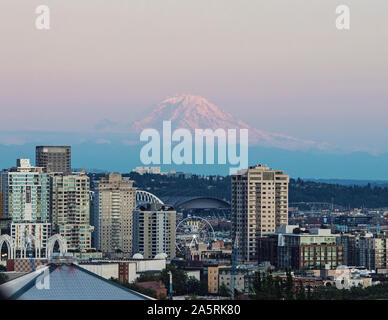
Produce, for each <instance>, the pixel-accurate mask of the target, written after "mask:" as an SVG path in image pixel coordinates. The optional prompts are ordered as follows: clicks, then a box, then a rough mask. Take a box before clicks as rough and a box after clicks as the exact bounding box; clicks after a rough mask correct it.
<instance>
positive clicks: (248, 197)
mask: <svg viewBox="0 0 388 320" xmlns="http://www.w3.org/2000/svg"><path fill="white" fill-rule="evenodd" d="M288 183H289V176H288V175H287V174H285V173H284V172H283V171H280V170H272V169H270V168H269V167H268V166H262V165H256V166H252V167H250V168H249V169H245V170H240V171H238V172H237V173H236V174H234V175H232V206H231V208H232V231H233V238H234V242H235V243H238V259H239V260H240V261H241V262H255V261H257V258H258V252H257V248H258V243H257V240H258V238H259V237H262V236H263V235H264V234H265V233H268V232H275V231H276V229H277V228H278V227H280V226H281V225H284V224H287V223H288Z"/></svg>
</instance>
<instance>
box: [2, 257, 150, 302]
mask: <svg viewBox="0 0 388 320" xmlns="http://www.w3.org/2000/svg"><path fill="white" fill-rule="evenodd" d="M0 290H1V293H2V295H3V296H4V297H5V298H8V299H12V300H151V299H152V298H150V297H147V296H145V295H142V294H140V293H138V292H135V291H133V290H129V289H127V288H125V287H123V286H120V285H118V284H116V283H115V282H113V281H109V280H106V279H104V278H102V277H100V276H98V275H96V274H94V273H92V272H90V271H88V270H86V269H84V268H82V267H80V266H77V265H74V264H50V265H48V266H47V267H44V268H41V269H38V270H36V271H34V272H31V273H28V274H26V275H24V276H22V277H19V278H17V279H15V280H12V281H9V282H7V283H5V284H3V285H1V286H0Z"/></svg>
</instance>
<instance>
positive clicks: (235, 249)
mask: <svg viewBox="0 0 388 320" xmlns="http://www.w3.org/2000/svg"><path fill="white" fill-rule="evenodd" d="M237 260H238V232H236V237H235V239H234V245H233V248H232V270H231V277H230V289H231V291H232V300H234V287H235V282H236V273H237Z"/></svg>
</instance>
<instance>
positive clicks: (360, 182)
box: [303, 178, 388, 187]
mask: <svg viewBox="0 0 388 320" xmlns="http://www.w3.org/2000/svg"><path fill="white" fill-rule="evenodd" d="M303 180H304V181H312V182H318V183H319V182H321V183H328V184H340V185H343V186H354V185H356V186H366V185H368V184H371V185H372V186H380V187H388V181H387V180H351V179H309V178H305V179H303Z"/></svg>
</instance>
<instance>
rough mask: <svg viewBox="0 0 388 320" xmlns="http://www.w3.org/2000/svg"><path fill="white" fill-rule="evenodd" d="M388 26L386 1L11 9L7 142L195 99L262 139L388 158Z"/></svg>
mask: <svg viewBox="0 0 388 320" xmlns="http://www.w3.org/2000/svg"><path fill="white" fill-rule="evenodd" d="M41 4H45V5H48V6H49V8H50V10H51V29H50V30H45V31H42V30H41V31H39V30H36V29H35V19H36V16H37V15H36V14H35V8H36V7H37V6H38V5H41ZM339 4H347V5H349V7H350V10H351V27H350V30H348V31H339V30H337V29H336V27H335V20H336V14H335V9H336V6H337V5H339ZM387 15H388V2H387V1H386V0H371V1H365V0H352V1H342V0H341V1H339V0H325V1H323V0H293V1H292V5H291V4H290V1H289V0H271V1H259V0H239V1H235V0H195V1H193V0H115V1H109V0H83V1H78V0H66V1H58V0H45V1H44V3H43V2H42V0H18V1H15V0H2V1H1V2H0V39H1V45H0V46H1V47H0V108H1V119H2V121H1V127H0V144H6V145H9V144H22V143H24V141H26V140H28V139H27V138H28V137H27V136H31V135H33V134H34V132H37V134H42V132H43V133H44V132H57V131H60V132H80V133H82V132H90V131H93V130H95V126H96V124H98V123H99V122H100V121H102V120H103V119H109V120H112V121H125V122H131V121H134V120H137V119H139V118H143V117H144V116H146V115H147V111H148V110H151V109H152V107H153V106H155V105H156V104H157V103H158V102H160V101H161V100H162V99H164V98H165V97H167V96H169V95H172V94H176V93H192V94H196V95H200V96H203V97H205V98H207V99H208V100H209V101H211V102H213V103H214V104H216V105H218V106H219V107H221V108H223V109H225V110H226V111H228V112H230V113H231V114H236V115H238V116H239V117H240V118H241V119H242V120H244V121H245V122H247V123H249V124H250V125H252V126H254V127H257V128H259V129H262V130H267V131H272V132H279V133H284V134H287V135H293V136H295V137H298V138H302V139H312V140H317V141H323V142H327V143H330V144H333V145H336V146H337V147H339V148H343V149H344V150H345V149H346V150H349V151H368V152H370V153H373V154H379V153H384V152H388V145H387V144H386V141H387V139H388V130H387V129H386V127H387V124H386V119H387V118H388V108H386V106H387V103H388V90H387V89H388V88H387V86H388V60H387V57H388V42H387V39H388V16H387ZM10 131H11V132H15V133H17V135H16V134H15V135H12V134H11V135H10V134H9V132H10ZM4 132H8V133H7V134H5V133H4ZM31 132H32V133H31ZM23 134H25V135H26V139H24V138H23Z"/></svg>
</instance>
